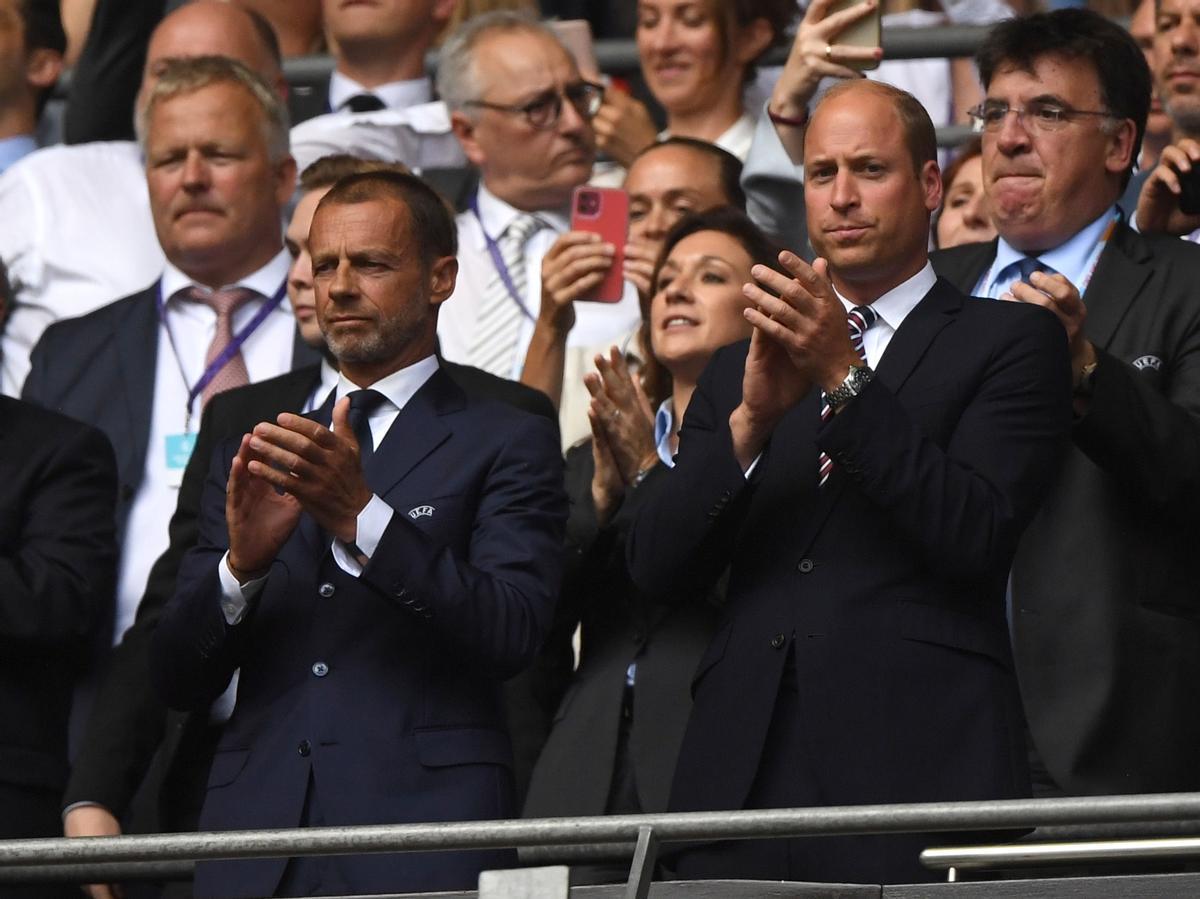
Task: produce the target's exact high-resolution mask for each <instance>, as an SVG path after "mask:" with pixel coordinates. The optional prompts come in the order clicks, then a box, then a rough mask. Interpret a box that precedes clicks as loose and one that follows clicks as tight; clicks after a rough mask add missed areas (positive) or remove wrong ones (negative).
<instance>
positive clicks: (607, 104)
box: [592, 88, 658, 168]
mask: <svg viewBox="0 0 1200 899" xmlns="http://www.w3.org/2000/svg"><path fill="white" fill-rule="evenodd" d="M592 129H593V130H594V131H595V132H596V146H597V147H598V148H599V149H600V150H602V151H603V152H604V153H605V154H606V155H608V156H609V157H610V158H611V159H613V160H615V161H616V162H618V163H620V164H621V165H622V166H624V167H625V168H629V165H630V163H632V162H633V160H634V158H635V157H636V156H637V155H638V153H640V152H642V150H644V149H646V147H648V146H650V145H651V144H652V143H654V142H655V140H657V139H658V128H657V127H656V126H655V124H654V120H653V119H652V118H650V112H649V110H647V109H646V107H645V106H643V105H642V103H641V102H640V101H638V100H636V99H634V98H633V97H631V96H629V94H627V93H625V92H624V91H622V90H617V89H615V88H614V89H609V90H606V91H605V92H604V103H603V104H602V105H601V106H600V111H599V112H597V113H596V116H595V118H593V119H592Z"/></svg>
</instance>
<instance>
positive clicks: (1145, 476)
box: [934, 225, 1200, 794]
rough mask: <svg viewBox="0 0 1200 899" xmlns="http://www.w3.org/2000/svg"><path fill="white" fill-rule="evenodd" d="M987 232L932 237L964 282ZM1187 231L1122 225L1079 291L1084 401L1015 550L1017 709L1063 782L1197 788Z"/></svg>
mask: <svg viewBox="0 0 1200 899" xmlns="http://www.w3.org/2000/svg"><path fill="white" fill-rule="evenodd" d="M994 256H995V243H989V244H975V245H972V246H967V247H960V248H955V249H953V250H947V251H945V252H943V253H937V254H935V255H934V266H935V267H936V268H937V270H938V271H939V272H940V273H942V275H943V276H944V277H947V278H948V279H950V280H951V281H953V282H955V283H956V284H958V285H959V287H960V288H962V289H964V290H972V289H973V288H974V285H975V282H976V281H977V280H978V279H979V277H980V276H981V275H982V274H983V272H984V270H985V269H986V268H987V267H988V266H989V265H990V264H991V261H992V259H993V258H994ZM1198 282H1200V248H1197V247H1196V246H1195V245H1193V244H1189V243H1187V242H1186V241H1182V240H1179V239H1178V238H1174V237H1166V236H1148V235H1141V234H1138V233H1136V232H1134V231H1132V230H1131V229H1129V228H1128V227H1126V226H1125V225H1120V226H1118V228H1117V230H1116V231H1115V233H1114V234H1113V237H1112V239H1111V240H1110V241H1109V243H1108V245H1107V247H1106V248H1105V250H1104V253H1103V254H1102V255H1101V257H1100V261H1099V264H1098V265H1097V267H1096V273H1095V275H1094V277H1093V278H1092V280H1091V283H1090V285H1089V287H1088V289H1087V292H1086V293H1085V294H1084V303H1085V304H1086V306H1087V310H1088V315H1087V323H1086V325H1085V331H1086V333H1087V336H1088V337H1089V338H1090V339H1091V341H1092V342H1093V343H1094V344H1095V345H1096V348H1097V351H1098V354H1099V359H1100V364H1099V367H1098V368H1097V370H1096V380H1095V394H1094V396H1093V399H1092V404H1091V408H1090V411H1089V412H1088V414H1087V416H1085V417H1084V418H1083V419H1082V420H1080V421H1077V422H1076V423H1075V425H1074V428H1073V429H1072V437H1073V444H1074V445H1073V448H1072V449H1071V451H1070V453H1069V455H1068V457H1067V460H1066V463H1065V465H1064V468H1063V471H1062V475H1061V476H1060V477H1059V478H1058V480H1057V482H1056V483H1055V484H1054V486H1053V489H1052V490H1050V491H1049V493H1048V494H1047V496H1046V500H1045V504H1044V506H1043V508H1042V510H1041V512H1040V513H1039V515H1038V516H1037V517H1036V518H1035V519H1034V521H1033V523H1032V524H1031V525H1030V527H1029V530H1028V532H1027V533H1026V535H1025V538H1024V540H1023V541H1022V544H1021V548H1020V551H1019V552H1018V553H1017V558H1016V562H1015V564H1014V568H1013V597H1014V604H1015V605H1016V609H1015V614H1014V620H1013V637H1014V649H1015V654H1016V660H1017V671H1018V674H1019V676H1020V680H1021V691H1022V695H1023V697H1024V700H1025V713H1026V716H1027V717H1028V719H1029V727H1030V729H1031V731H1032V733H1033V740H1034V744H1035V745H1036V746H1037V749H1038V750H1039V752H1040V754H1041V756H1042V759H1043V760H1044V762H1045V764H1046V767H1047V769H1048V770H1049V772H1050V774H1051V775H1052V776H1053V778H1054V780H1055V782H1056V783H1057V784H1058V785H1059V786H1060V787H1061V788H1062V789H1064V790H1066V791H1067V792H1069V793H1085V794H1086V793H1093V794H1102V793H1126V792H1131V793H1142V792H1158V791H1171V790H1194V789H1200V767H1198V766H1197V765H1196V758H1197V756H1198V755H1200V717H1198V716H1197V715H1196V714H1195V696H1196V684H1198V683H1200V623H1198V622H1197V619H1198V618H1200V592H1198V591H1197V589H1196V572H1195V565H1194V564H1193V559H1194V556H1195V548H1196V546H1197V517H1196V509H1197V507H1198V505H1200V302H1197V283H1198Z"/></svg>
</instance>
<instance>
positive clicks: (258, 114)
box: [23, 57, 318, 638]
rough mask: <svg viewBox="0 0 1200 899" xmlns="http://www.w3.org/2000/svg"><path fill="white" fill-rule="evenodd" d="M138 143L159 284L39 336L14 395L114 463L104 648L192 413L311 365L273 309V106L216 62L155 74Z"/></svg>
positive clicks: (245, 72)
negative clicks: (114, 541) (115, 558)
mask: <svg viewBox="0 0 1200 899" xmlns="http://www.w3.org/2000/svg"><path fill="white" fill-rule="evenodd" d="M139 132H140V135H141V139H142V145H143V150H144V152H145V157H146V180H147V185H148V188H149V196H150V205H151V211H152V214H153V218H154V223H155V230H156V232H157V235H158V239H159V243H160V245H161V246H162V250H163V253H164V254H165V256H166V259H167V264H166V266H165V268H164V270H163V274H162V277H161V278H160V279H159V280H158V281H157V282H155V283H154V284H152V285H150V286H149V287H147V288H146V289H145V290H142V291H140V292H138V293H136V294H133V295H132V296H129V297H126V298H125V299H122V300H118V301H117V302H115V303H112V304H110V305H108V306H104V307H102V308H100V309H98V310H96V311H95V312H92V313H90V314H88V315H86V316H83V317H82V318H77V319H69V320H66V321H62V322H59V323H57V324H55V325H53V326H51V327H50V328H49V329H47V330H46V332H45V334H44V335H43V336H42V339H41V341H40V342H39V343H38V345H37V347H36V348H35V349H34V353H33V366H32V370H31V372H30V375H29V378H28V379H27V380H26V382H25V387H24V391H23V396H24V398H25V399H27V400H31V401H33V402H36V403H38V404H40V405H43V406H47V407H49V408H53V409H57V410H59V411H61V412H64V413H66V414H68V415H71V416H73V417H75V418H78V419H80V420H82V421H86V422H88V423H90V424H92V425H95V426H96V427H98V428H99V429H100V430H102V431H104V433H105V434H107V435H108V437H109V439H110V440H111V441H112V443H113V446H114V447H115V448H116V451H117V465H118V473H119V478H120V484H121V489H120V495H119V499H118V510H117V516H118V517H117V523H118V538H119V539H120V541H121V559H120V569H119V576H118V577H119V579H118V590H117V602H118V611H117V620H116V628H115V631H114V636H115V637H117V638H119V637H120V635H121V634H122V633H123V631H124V630H125V628H126V627H127V626H128V624H129V623H130V622H131V621H132V618H133V615H134V612H135V610H136V608H137V604H138V601H139V600H140V599H141V596H142V592H143V590H144V589H145V586H146V577H147V574H148V572H149V570H150V566H151V565H152V564H153V562H154V560H155V559H157V558H158V556H159V555H160V554H161V553H162V551H163V550H164V549H166V546H167V522H168V520H169V519H170V517H171V513H172V512H173V511H174V509H175V501H176V494H177V488H178V487H179V484H180V481H181V480H182V476H183V470H184V467H185V466H186V465H187V461H188V457H189V455H190V451H191V446H192V443H193V442H194V439H195V434H196V430H197V428H198V426H199V422H200V412H201V409H202V408H203V405H204V403H205V402H206V401H207V400H208V399H209V398H211V397H212V396H213V395H215V394H216V393H219V392H220V391H222V390H226V389H229V388H231V387H236V386H238V385H241V384H246V383H248V382H250V381H259V380H263V379H265V378H269V377H274V376H275V375H278V374H281V373H283V372H285V371H288V370H289V369H291V368H292V367H295V366H300V365H304V364H308V363H310V362H314V361H317V359H318V357H317V354H316V352H315V351H314V350H312V349H311V348H310V347H308V346H306V345H305V344H304V343H303V342H302V341H300V340H299V339H298V337H297V335H296V326H295V322H294V320H293V318H292V314H291V310H290V307H289V306H288V304H287V301H286V298H285V280H286V277H287V271H288V254H287V252H286V251H285V250H284V249H283V241H282V234H281V213H282V210H283V207H284V204H285V203H286V202H287V200H288V198H289V197H290V196H291V193H292V188H293V185H294V184H295V177H296V172H295V164H294V163H293V161H292V158H291V156H290V155H289V153H288V132H287V114H286V111H285V110H284V107H283V106H282V103H281V101H280V100H279V97H278V95H277V94H276V93H275V92H274V91H273V90H272V89H271V88H270V87H269V86H268V85H267V84H266V82H264V81H263V80H262V79H261V78H259V77H258V76H257V75H255V74H253V73H252V72H250V70H249V69H247V68H246V67H245V66H243V65H241V64H240V63H237V62H234V61H232V60H230V59H227V58H224V57H195V58H192V59H175V60H171V61H168V62H167V63H166V64H165V65H164V67H163V70H162V73H161V76H160V79H159V81H158V83H157V84H156V85H155V87H154V89H153V91H152V92H151V94H150V96H149V99H148V101H147V103H146V105H145V108H144V111H143V113H142V115H141V117H140V120H139ZM127 535H132V537H131V538H130V539H125V538H126V536H127Z"/></svg>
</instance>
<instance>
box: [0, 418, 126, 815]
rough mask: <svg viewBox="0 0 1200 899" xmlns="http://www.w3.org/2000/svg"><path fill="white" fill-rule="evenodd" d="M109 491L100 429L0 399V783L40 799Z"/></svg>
mask: <svg viewBox="0 0 1200 899" xmlns="http://www.w3.org/2000/svg"><path fill="white" fill-rule="evenodd" d="M116 493H117V471H116V463H115V462H114V460H113V452H112V447H111V446H109V443H108V441H107V440H105V439H104V435H103V434H101V433H99V432H98V431H96V430H95V429H93V428H90V427H87V426H85V425H81V424H79V423H78V422H74V421H71V420H69V419H67V418H64V417H63V416H61V415H57V414H55V413H53V412H48V411H46V410H44V409H39V408H37V407H36V406H32V405H30V404H28V403H23V402H21V401H19V400H15V399H12V398H10V397H0V721H3V722H4V726H3V728H0V781H3V782H6V783H10V784H19V785H22V786H26V787H34V788H40V789H43V790H45V791H46V792H47V795H48V796H50V797H54V796H55V794H56V793H57V792H58V791H59V790H61V789H62V786H63V783H64V782H65V781H66V776H67V714H68V711H69V709H70V705H71V692H72V689H73V687H74V683H75V678H76V676H77V674H78V672H79V669H80V667H81V665H82V663H83V661H85V660H86V658H87V655H88V652H87V650H88V648H89V646H90V645H91V642H92V641H93V639H94V638H95V636H96V634H97V633H98V632H99V631H100V629H101V627H102V626H103V625H104V624H105V623H106V622H107V621H108V620H109V614H110V612H111V606H112V593H113V584H114V582H115V578H116V560H117V548H116V542H115V539H114V530H115V528H114V516H113V509H114V505H115V502H116ZM51 801H53V799H51ZM4 814H5V810H3V809H0V816H3V815H4ZM10 832H11V831H10ZM47 836H49V834H47Z"/></svg>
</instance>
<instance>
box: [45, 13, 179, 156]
mask: <svg viewBox="0 0 1200 899" xmlns="http://www.w3.org/2000/svg"><path fill="white" fill-rule="evenodd" d="M166 6H167V4H166V3H165V2H164V0H98V2H97V4H96V8H95V11H94V12H93V13H92V22H91V26H90V27H89V28H88V36H87V41H86V43H85V44H84V46H83V52H82V53H81V54H80V56H79V61H78V62H77V63H76V64H75V71H74V77H73V78H72V79H71V90H70V93H69V95H68V97H67V112H66V117H65V120H64V122H63V139H64V141H65V142H66V143H68V144H82V143H86V142H88V141H94V140H133V137H134V134H133V107H134V100H135V98H136V96H137V92H138V88H139V87H140V86H141V83H142V69H143V67H144V66H145V62H146V48H147V47H148V45H149V43H150V35H151V33H152V32H153V31H154V28H155V26H157V25H158V23H159V21H160V20H161V19H162V17H163V13H164V12H165V11H166Z"/></svg>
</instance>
